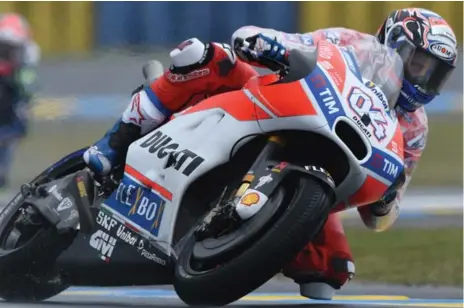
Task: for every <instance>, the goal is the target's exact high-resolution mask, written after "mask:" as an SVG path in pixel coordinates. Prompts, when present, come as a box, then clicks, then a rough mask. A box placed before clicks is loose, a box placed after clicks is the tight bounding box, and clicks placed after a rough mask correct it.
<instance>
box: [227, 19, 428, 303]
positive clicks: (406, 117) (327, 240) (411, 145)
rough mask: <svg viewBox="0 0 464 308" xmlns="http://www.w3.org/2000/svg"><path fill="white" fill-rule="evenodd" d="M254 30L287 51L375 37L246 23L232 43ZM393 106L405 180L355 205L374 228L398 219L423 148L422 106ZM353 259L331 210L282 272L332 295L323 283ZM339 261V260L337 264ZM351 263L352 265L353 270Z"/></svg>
mask: <svg viewBox="0 0 464 308" xmlns="http://www.w3.org/2000/svg"><path fill="white" fill-rule="evenodd" d="M257 34H262V35H264V36H266V37H268V38H270V39H274V40H276V41H277V42H278V43H280V44H281V45H282V46H284V47H285V49H286V50H287V52H288V51H289V50H291V49H300V50H313V49H314V46H315V45H316V44H317V42H318V41H320V40H328V41H330V42H331V43H334V44H337V45H339V46H346V45H350V43H351V42H354V41H356V40H363V39H375V37H373V36H372V35H369V34H365V33H361V32H358V31H355V30H350V29H346V28H328V29H321V30H317V31H314V32H311V33H304V34H290V33H284V32H281V31H277V30H273V29H266V28H259V27H255V26H245V27H242V28H239V29H238V30H236V31H235V32H234V33H233V35H232V44H233V45H234V43H235V39H236V38H241V39H243V40H246V39H247V38H249V37H252V36H255V35H257ZM237 54H238V55H239V56H240V57H241V58H243V60H244V61H248V62H250V63H253V60H250V58H248V57H247V56H246V55H244V54H242V53H241V52H240V51H238V52H237ZM254 64H255V65H256V63H254ZM258 65H259V64H258ZM395 110H396V112H397V114H398V119H399V123H400V126H401V130H402V132H403V135H404V163H405V176H406V179H405V182H404V184H403V185H402V186H401V187H400V188H399V189H398V190H397V191H396V194H394V195H393V198H390V199H391V200H388V202H387V204H385V203H384V204H383V206H380V207H378V206H377V204H373V205H371V206H363V207H359V208H358V212H359V214H360V216H361V219H362V221H363V222H364V224H365V225H366V226H367V227H368V228H370V229H372V230H375V231H377V232H379V231H384V230H386V229H388V228H389V227H390V226H391V225H392V224H393V223H394V222H395V220H396V219H397V217H398V215H399V203H400V201H401V198H402V197H403V195H404V192H405V189H406V187H407V185H408V184H409V182H410V180H411V177H412V175H413V172H414V170H415V168H416V166H417V164H418V161H419V159H420V157H421V155H422V152H423V150H424V148H425V143H426V138H427V133H428V125H427V115H426V112H425V109H424V107H421V108H419V109H417V110H416V111H415V112H407V111H405V110H404V109H402V108H401V107H399V106H396V107H395ZM308 252H309V255H310V256H309V257H308ZM340 260H348V262H347V265H346V266H341V267H340V264H341V263H340V262H339V261H340ZM351 262H352V255H351V251H350V249H349V245H348V243H347V240H346V238H345V236H344V231H343V227H342V224H341V221H340V218H339V216H338V215H331V217H330V218H329V220H328V221H327V223H326V225H325V226H324V228H323V230H322V231H321V233H320V234H319V236H318V237H317V238H316V239H315V240H314V241H313V242H312V243H310V244H308V246H307V247H306V248H305V249H304V251H303V252H301V253H300V254H299V255H298V256H297V258H296V259H295V260H294V261H293V262H292V264H290V265H289V266H288V267H287V269H284V274H285V275H287V276H289V277H291V278H294V279H295V281H296V282H300V285H301V291H302V295H304V296H308V297H312V298H326V299H328V298H331V297H332V295H333V293H334V290H332V291H331V290H330V288H327V285H322V284H323V283H324V282H327V283H328V284H329V285H330V286H331V287H333V288H335V289H339V288H340V287H341V286H342V285H343V284H344V283H346V282H347V281H348V280H349V279H350V278H351V276H353V275H354V265H353V264H352V263H351ZM337 264H338V266H336V265H337ZM352 265H353V266H352ZM337 267H338V268H337ZM350 267H352V269H351V270H350ZM343 268H344V269H345V270H343ZM304 272H307V275H306V277H304V275H303V273H304ZM315 273H316V274H315ZM311 276H312V277H311ZM305 280H306V282H314V283H312V286H306V287H305V286H304V282H305ZM302 283H303V284H302ZM321 283H322V284H321ZM305 288H307V289H305Z"/></svg>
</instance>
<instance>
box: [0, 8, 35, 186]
mask: <svg viewBox="0 0 464 308" xmlns="http://www.w3.org/2000/svg"><path fill="white" fill-rule="evenodd" d="M39 58H40V48H39V47H38V45H37V44H36V43H35V42H34V41H33V39H32V34H31V29H30V27H29V23H28V22H27V21H26V19H25V18H24V17H22V16H21V15H18V14H14V13H8V14H3V15H0V188H5V186H6V185H7V183H8V179H9V172H10V167H11V165H12V160H13V152H14V150H15V147H16V145H17V143H18V141H19V140H21V139H22V138H24V137H25V136H26V133H27V128H28V122H29V120H28V118H29V117H28V113H27V107H28V105H29V102H30V99H31V96H32V94H33V91H34V86H35V79H36V66H37V63H38V61H39Z"/></svg>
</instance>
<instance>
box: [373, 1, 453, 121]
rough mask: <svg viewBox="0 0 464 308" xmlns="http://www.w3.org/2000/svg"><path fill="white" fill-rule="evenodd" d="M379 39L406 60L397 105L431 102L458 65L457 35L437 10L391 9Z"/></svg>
mask: <svg viewBox="0 0 464 308" xmlns="http://www.w3.org/2000/svg"><path fill="white" fill-rule="evenodd" d="M376 37H377V39H378V40H379V41H380V43H382V44H385V45H387V46H388V47H391V48H393V49H395V50H396V51H397V52H398V54H399V55H400V56H401V58H402V60H403V63H404V80H403V87H402V90H401V94H400V96H399V98H398V105H400V106H401V107H402V108H404V109H405V110H407V111H410V112H413V111H415V110H416V109H417V108H419V107H421V106H423V105H425V104H428V103H429V102H430V101H432V100H433V99H434V98H435V96H437V95H438V94H439V93H440V90H441V88H442V87H443V85H444V84H445V83H446V81H447V79H448V78H449V76H450V75H451V72H452V71H453V70H454V68H455V67H456V60H457V42H456V36H455V34H454V32H453V30H452V29H451V27H450V26H449V25H448V23H447V22H446V21H445V20H444V19H443V18H442V17H441V16H440V15H438V14H436V13H434V12H432V11H428V10H425V9H419V8H407V9H401V10H397V11H395V12H393V13H391V14H390V15H389V16H388V17H387V19H386V20H385V21H384V23H383V24H382V25H381V26H380V28H379V30H378V31H377V34H376Z"/></svg>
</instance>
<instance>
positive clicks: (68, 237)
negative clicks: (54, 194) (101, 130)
mask: <svg viewBox="0 0 464 308" xmlns="http://www.w3.org/2000/svg"><path fill="white" fill-rule="evenodd" d="M80 152H82V150H80ZM80 152H76V154H74V155H70V156H68V157H66V158H64V159H63V161H62V163H61V164H60V165H59V166H57V167H55V168H52V169H47V170H45V171H44V172H42V173H41V174H40V175H38V176H37V177H36V178H35V179H34V180H32V181H31V182H30V183H29V184H30V185H35V184H43V183H45V182H47V181H49V180H54V179H59V178H61V177H63V176H66V175H68V174H71V173H72V172H75V171H78V170H80V169H82V168H84V167H85V166H86V165H85V162H84V161H83V159H82V155H78V154H79V153H80ZM20 196H21V194H18V195H16V196H15V198H14V199H13V201H12V202H10V203H9V204H8V205H7V206H6V207H4V208H3V209H2V210H1V211H0V276H1V277H2V279H0V298H2V299H4V300H6V301H41V300H45V299H47V298H50V297H52V296H55V295H57V294H59V293H61V292H62V291H64V290H66V289H67V288H68V287H69V285H67V284H66V283H65V282H63V281H62V277H61V273H60V272H59V271H58V270H56V269H55V268H54V266H53V263H54V261H55V260H56V259H57V258H58V256H59V254H60V253H61V252H62V251H63V250H65V249H66V248H67V247H69V245H71V243H72V241H73V239H74V237H75V234H72V233H70V234H65V235H59V234H57V232H56V231H55V230H53V229H52V228H51V227H49V226H47V225H46V224H44V226H43V227H42V228H40V229H39V230H37V232H35V234H33V235H32V236H31V237H30V238H29V240H28V241H26V242H25V243H23V244H22V245H19V246H18V247H9V248H7V249H5V247H4V244H5V243H4V240H2V239H1V238H2V235H4V233H5V232H6V233H7V232H9V231H11V230H6V229H7V225H8V224H11V223H12V220H14V219H15V217H16V216H17V215H18V211H19V210H20V208H22V207H23V201H20V202H14V200H16V199H17V198H19V197H20ZM31 260H34V261H31Z"/></svg>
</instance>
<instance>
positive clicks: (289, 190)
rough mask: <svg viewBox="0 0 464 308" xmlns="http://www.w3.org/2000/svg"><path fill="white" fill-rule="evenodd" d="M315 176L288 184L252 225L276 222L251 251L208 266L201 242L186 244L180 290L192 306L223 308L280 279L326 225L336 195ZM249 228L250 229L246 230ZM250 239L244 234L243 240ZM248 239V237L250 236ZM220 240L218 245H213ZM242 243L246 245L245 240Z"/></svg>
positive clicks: (255, 238) (178, 271)
mask: <svg viewBox="0 0 464 308" xmlns="http://www.w3.org/2000/svg"><path fill="white" fill-rule="evenodd" d="M328 189H329V188H327V186H326V185H323V184H322V183H320V182H319V181H318V180H317V179H315V178H313V177H311V176H303V177H299V178H295V179H293V180H287V181H285V182H283V183H282V185H281V186H279V187H278V188H277V189H276V190H275V191H274V193H273V194H272V195H271V196H270V198H269V200H268V201H267V203H266V204H265V205H264V207H263V208H262V209H261V210H260V212H258V213H257V214H256V215H255V216H254V217H252V218H251V219H249V221H247V222H246V223H247V224H253V220H258V219H260V217H259V216H260V215H266V208H268V209H269V208H274V209H276V208H277V211H275V210H270V211H267V213H268V214H269V213H272V216H269V217H268V218H266V220H267V223H266V224H264V225H263V226H262V227H261V230H260V231H259V232H258V233H254V234H253V235H250V237H252V238H249V239H248V241H246V244H245V245H241V247H240V248H239V250H238V251H237V249H236V250H234V251H233V252H231V253H230V255H229V256H228V259H225V258H224V256H221V258H220V260H217V262H214V261H213V262H204V260H198V259H196V258H195V254H194V247H195V245H196V243H197V242H196V238H195V236H194V234H193V233H192V234H191V235H189V238H188V239H186V240H185V242H184V243H185V245H184V246H183V248H182V249H181V251H180V253H179V258H178V260H177V263H176V266H175V277H174V288H175V291H176V292H177V295H178V296H179V297H180V299H181V300H182V301H183V302H185V303H186V304H188V305H191V306H195V305H209V306H211V305H214V306H223V305H227V304H229V303H232V302H234V301H236V300H239V299H240V298H242V297H243V296H245V295H247V294H249V293H250V292H252V291H254V290H255V289H257V288H258V287H260V286H261V285H262V284H264V283H266V282H267V281H268V280H269V279H271V278H272V277H273V276H274V275H276V274H277V273H278V272H279V271H280V270H281V269H282V267H283V266H284V265H286V264H287V263H289V262H290V261H291V260H292V259H293V258H294V257H295V256H296V255H297V254H298V252H300V251H301V249H303V247H304V246H305V245H307V243H308V242H310V241H311V240H312V239H313V238H314V237H315V236H316V234H317V233H318V232H319V230H320V229H321V228H322V226H323V225H324V223H325V221H326V220H327V217H328V215H329V213H330V210H331V207H332V205H333V202H334V197H333V196H334V194H333V193H332V191H328ZM245 228H246V227H245ZM243 234H244V233H243V232H242V235H241V236H242V237H243V236H244V235H243ZM245 236H247V235H246V233H245ZM213 240H216V239H213ZM241 243H244V241H243V240H241Z"/></svg>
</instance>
